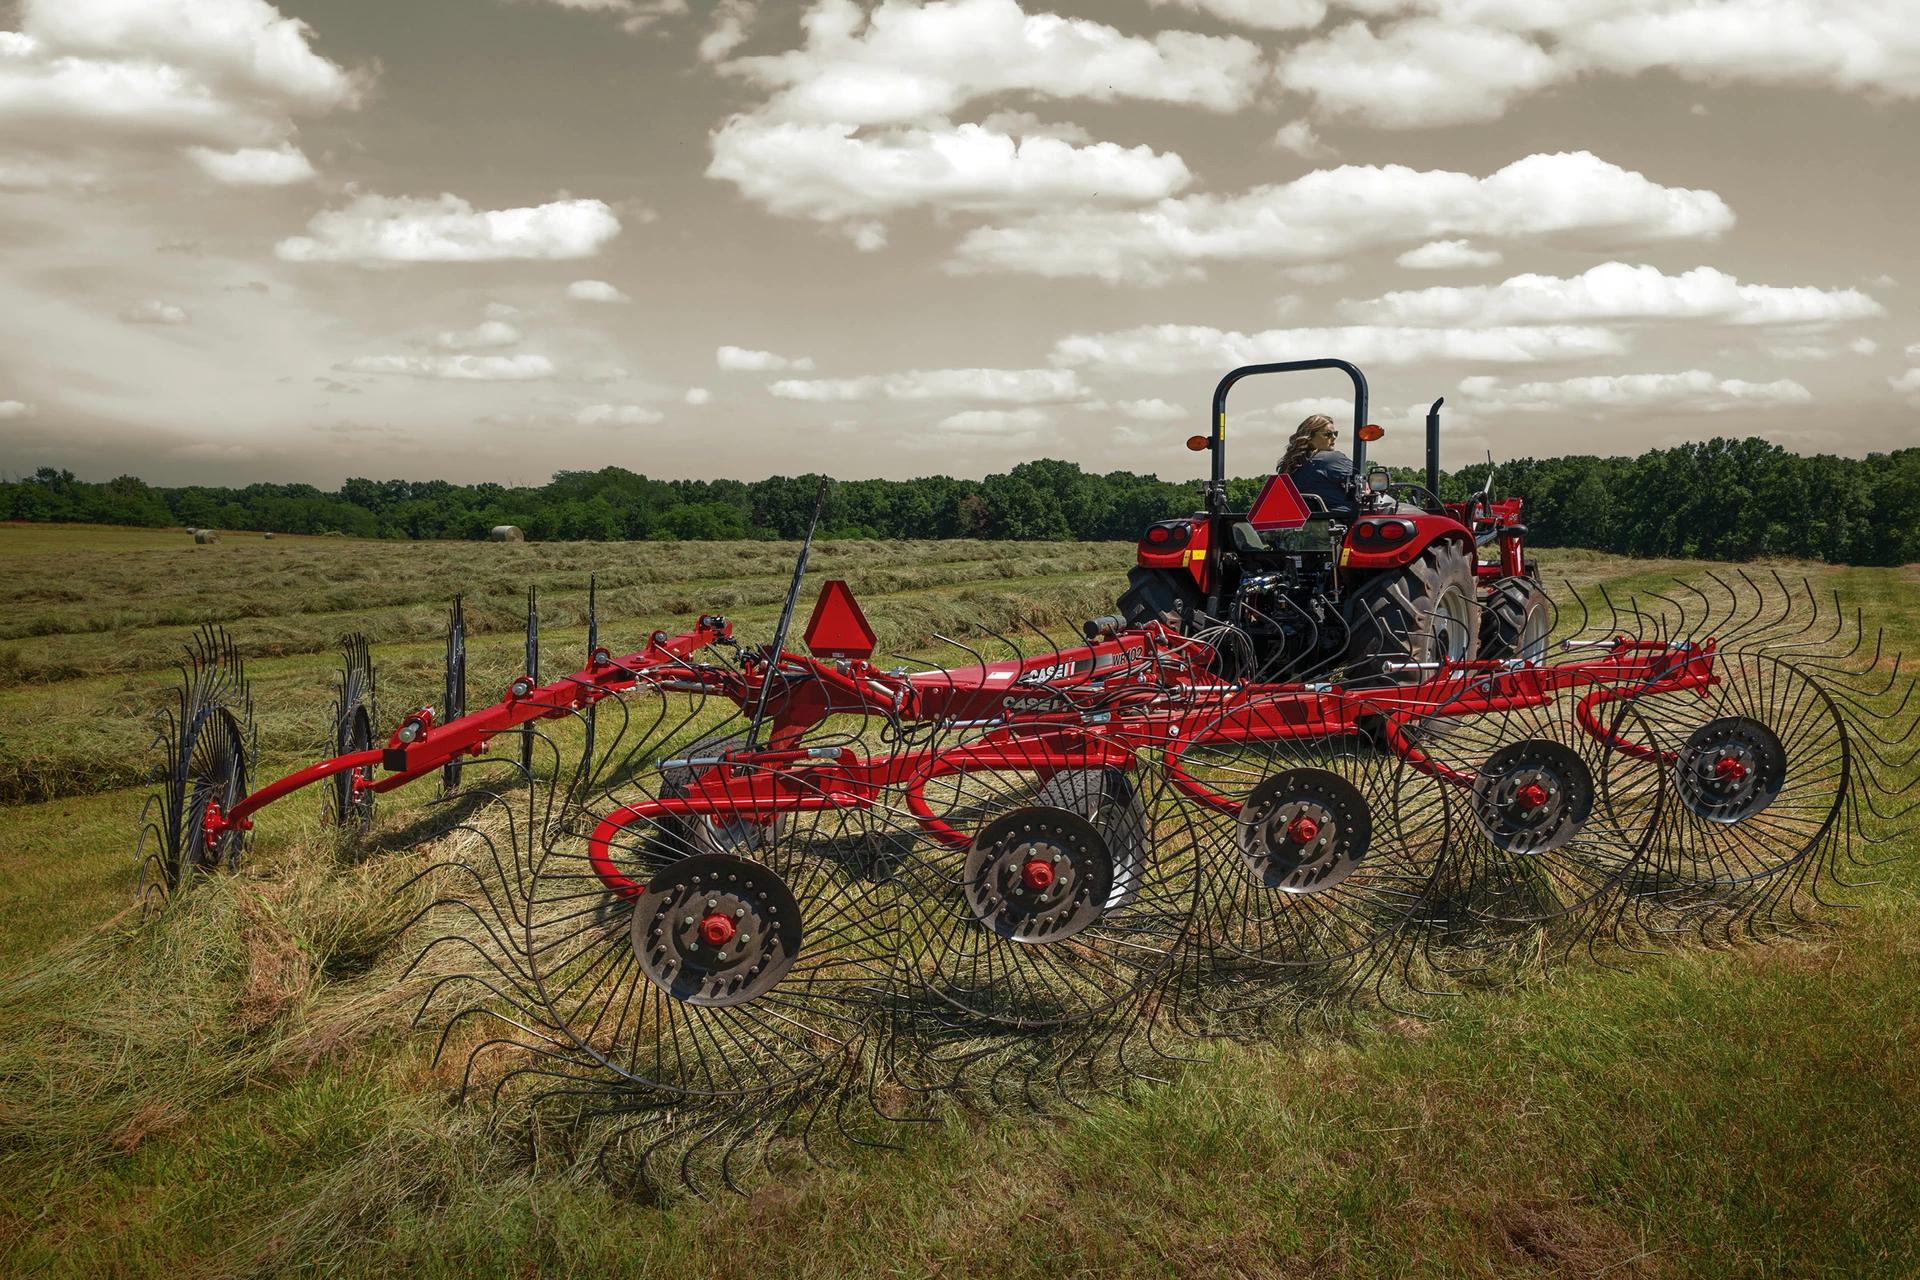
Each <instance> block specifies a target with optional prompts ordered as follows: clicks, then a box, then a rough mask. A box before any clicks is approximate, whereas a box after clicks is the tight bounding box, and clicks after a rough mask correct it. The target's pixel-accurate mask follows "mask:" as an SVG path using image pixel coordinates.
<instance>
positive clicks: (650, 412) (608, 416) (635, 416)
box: [573, 404, 667, 427]
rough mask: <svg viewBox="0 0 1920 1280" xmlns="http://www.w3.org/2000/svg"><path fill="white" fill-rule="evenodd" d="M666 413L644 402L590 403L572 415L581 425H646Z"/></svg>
mask: <svg viewBox="0 0 1920 1280" xmlns="http://www.w3.org/2000/svg"><path fill="white" fill-rule="evenodd" d="M666 417H667V415H666V414H664V413H662V412H660V411H659V410H658V409H652V408H649V407H647V406H646V405H644V404H590V405H587V406H585V407H584V408H582V409H580V410H579V411H578V412H577V413H575V414H574V415H573V420H574V421H575V422H577V423H579V424H580V425H581V426H583V427H647V426H652V425H653V424H654V423H656V422H664V421H666Z"/></svg>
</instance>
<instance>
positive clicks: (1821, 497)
mask: <svg viewBox="0 0 1920 1280" xmlns="http://www.w3.org/2000/svg"><path fill="white" fill-rule="evenodd" d="M1395 478H1396V479H1400V480H1415V479H1418V478H1419V476H1418V474H1417V473H1416V472H1414V471H1412V470H1402V471H1397V472H1396V473H1395ZM819 479H820V477H818V476H814V475H802V476H774V477H771V478H769V479H766V480H758V481H752V482H747V481H740V480H654V479H650V478H649V477H647V476H643V475H638V474H636V473H634V472H632V471H627V470H625V469H623V468H620V467H603V468H601V469H600V470H598V471H561V472H558V473H556V474H555V475H554V477H553V479H552V480H551V481H550V482H549V483H547V484H545V485H541V486H538V487H515V488H508V487H506V486H503V485H498V484H472V485H457V484H451V483H449V482H447V481H444V480H429V481H417V480H366V479H352V480H348V481H347V482H346V483H345V484H343V485H341V486H340V488H339V489H337V490H333V491H326V490H322V489H319V488H317V487H315V486H313V485H308V484H251V485H247V486H245V487H244V488H228V487H216V486H207V485H188V486H184V487H179V488H174V487H166V486H159V485H149V484H147V483H145V482H144V481H142V480H139V479H136V478H134V477H132V476H121V477H119V478H117V479H114V480H108V481H106V482H104V483H91V482H88V481H84V480H79V479H76V478H75V477H74V475H73V473H72V472H70V471H59V470H55V469H53V468H51V467H42V468H41V469H39V470H38V471H36V472H34V473H33V474H32V475H29V476H24V477H22V478H20V479H18V480H13V481H6V482H0V519H7V520H25V521H56V522H57V521H84V522H90V523H101V524H122V525H143V526H148V527H153V528H165V527H173V526H190V527H198V528H225V529H251V530H264V531H268V532H274V533H304V534H327V533H339V534H346V535H351V536H354V537H367V538H401V539H427V538H454V539H463V538H464V539H478V538H485V537H486V536H487V534H488V531H489V530H491V529H492V528H493V527H494V526H496V525H516V526H518V527H519V528H520V529H522V530H523V531H524V532H525V533H526V536H527V537H528V538H530V539H534V540H577V539H593V540H602V541H618V540H623V539H634V540H640V539H645V540H664V541H674V540H682V539H720V540H731V539H750V538H784V539H793V538H798V537H800V536H801V535H802V534H804V533H805V532H806V528H807V525H808V523H809V521H810V520H811V519H812V517H813V511H814V501H815V495H816V493H817V488H818V483H819ZM1262 479H1263V477H1259V476H1254V477H1247V478H1243V479H1238V480H1234V481H1232V482H1231V486H1230V487H1231V490H1232V495H1233V498H1234V500H1235V501H1236V502H1237V503H1239V504H1241V509H1245V506H1246V505H1247V504H1249V503H1250V502H1251V501H1252V498H1253V494H1254V492H1255V490H1256V488H1257V487H1258V485H1259V484H1260V482H1261V480H1262ZM1487 479H1488V467H1487V465H1486V464H1477V465H1474V466H1470V467H1463V468H1461V469H1460V470H1459V471H1455V472H1448V473H1445V474H1444V475H1443V477H1442V481H1441V490H1442V492H1441V496H1442V497H1443V498H1445V499H1447V500H1448V501H1460V500H1462V499H1464V498H1465V497H1466V496H1467V495H1469V494H1471V493H1474V492H1477V491H1478V490H1479V489H1481V488H1482V487H1483V486H1485V485H1486V483H1487ZM1493 492H1494V493H1495V494H1496V495H1498V496H1501V497H1508V496H1516V495H1517V496H1520V497H1523V498H1525V499H1526V510H1525V517H1526V523H1527V526H1528V533H1529V539H1530V541H1531V542H1532V543H1533V544H1534V545H1536V546H1559V547H1591V548H1594V549H1596V550H1602V551H1612V552H1618V553H1622V554H1626V555H1636V556H1671V557H1683V558H1684V557H1704V558H1711V559H1726V560H1745V559H1751V558H1753V557H1756V556H1791V557H1803V558H1807V559H1814V560H1825V561H1829V562H1832V563H1836V564H1865V565H1886V564H1906V563H1911V562H1914V561H1916V560H1920V448H1916V449H1902V450H1898V451H1896V452H1894V453H1891V454H1873V455H1869V456H1868V457H1866V458H1864V459H1862V458H1840V457H1834V456H1832V455H1830V454H1820V455H1816V456H1813V457H1802V456H1800V455H1798V454H1794V453H1789V452H1788V451H1787V450H1785V449H1783V448H1781V447H1780V446H1778V445H1773V444H1769V443H1767V442H1766V441H1764V440H1759V439H1752V438H1749V439H1745V440H1730V439H1714V440H1708V441H1705V442H1704V443H1689V444H1682V445H1677V446H1675V447H1673V448H1671V449H1655V450H1652V451H1650V452H1647V453H1643V454H1641V455H1640V456H1639V457H1637V458H1598V457H1584V456H1583V457H1565V458H1522V459H1519V460H1517V461H1508V462H1502V463H1499V464H1498V466H1497V467H1496V468H1495V470H1494V473H1493ZM1198 501H1199V487H1198V484H1197V483H1196V482H1193V481H1185V482H1180V481H1168V480H1161V479H1159V478H1158V477H1156V476H1150V475H1144V476H1143V475H1136V474H1134V473H1133V472H1130V471H1109V472H1105V473H1098V472H1091V471H1086V470H1084V469H1082V468H1081V467H1079V466H1078V465H1076V464H1074V463H1071V462H1060V461H1057V460H1054V459H1041V460H1040V461H1037V462H1025V463H1021V464H1020V465H1019V466H1016V467H1014V468H1013V469H1012V470H1010V471H1007V472H1005V473H1002V474H997V475H990V476H988V477H987V478H986V479H984V480H959V479H954V478H953V477H950V476H923V477H921V478H920V479H917V480H849V481H844V482H841V483H838V484H835V485H833V486H832V487H831V489H830V490H829V493H828V497H827V502H826V506H825V508H824V509H823V511H822V513H821V520H820V533H821V536H823V537H829V538H886V539H899V538H990V539H1005V540H1016V541H1037V540H1108V539H1112V540H1122V541H1132V540H1133V539H1135V538H1137V537H1139V536H1140V532H1141V530H1142V529H1144V528H1145V527H1146V526H1147V525H1148V524H1149V523H1151V522H1152V521H1154V520H1159V519H1164V518H1166V517H1168V516H1171V515H1180V514H1185V513H1188V512H1191V511H1193V510H1194V509H1195V508H1196V506H1197V504H1198Z"/></svg>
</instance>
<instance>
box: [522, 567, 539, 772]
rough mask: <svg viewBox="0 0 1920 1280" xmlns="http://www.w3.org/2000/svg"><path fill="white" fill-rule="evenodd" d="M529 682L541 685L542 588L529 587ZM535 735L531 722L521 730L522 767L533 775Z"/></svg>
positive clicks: (526, 658) (526, 664)
mask: <svg viewBox="0 0 1920 1280" xmlns="http://www.w3.org/2000/svg"><path fill="white" fill-rule="evenodd" d="M521 667H522V671H523V673H524V674H525V675H526V677H527V681H528V683H530V684H531V685H533V687H534V688H536V689H537V688H539V687H540V589H539V588H538V587H533V586H530V587H528V588H527V647H526V651H525V655H524V657H523V659H522V662H521ZM533 735H534V728H533V725H532V724H531V723H528V724H526V725H524V726H522V727H521V730H520V768H521V769H522V770H524V771H525V772H526V774H527V775H528V776H529V777H531V776H532V775H533Z"/></svg>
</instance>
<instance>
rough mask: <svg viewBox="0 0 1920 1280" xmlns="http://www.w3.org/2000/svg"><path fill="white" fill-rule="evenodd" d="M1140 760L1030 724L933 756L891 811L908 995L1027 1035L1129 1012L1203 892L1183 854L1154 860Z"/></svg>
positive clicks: (1154, 820)
mask: <svg viewBox="0 0 1920 1280" xmlns="http://www.w3.org/2000/svg"><path fill="white" fill-rule="evenodd" d="M1136 763H1137V762H1136V760H1135V758H1134V757H1133V756H1132V754H1131V753H1130V752H1127V751H1125V750H1123V749H1121V748H1118V747H1115V746H1112V745H1110V744H1108V743H1106V742H1105V741H1103V740H1101V739H1097V738H1093V737H1090V736H1087V735H1085V734H1084V733H1082V732H1080V731H1077V730H1075V731H1063V730H1060V729H1058V728H1050V727H1040V726H1002V727H1000V728H998V729H996V730H993V731H990V732H987V733H983V734H981V735H979V736H978V737H975V738H972V739H971V740H968V741H965V742H960V743H955V744H953V745H951V746H948V747H945V748H943V749H941V750H939V751H936V752H933V753H930V755H929V763H928V764H927V765H926V767H925V768H924V769H923V770H922V771H921V772H920V773H919V774H918V776H915V777H913V778H912V779H910V780H909V781H908V782H907V784H906V785H905V787H904V788H903V793H904V794H903V795H902V796H901V797H900V798H899V800H898V801H897V802H890V803H893V804H894V805H895V806H896V811H897V812H898V813H899V815H900V818H901V819H902V824H901V825H903V826H904V825H905V824H906V823H911V824H912V827H911V830H912V832H913V837H914V838H913V840H912V842H911V846H910V848H909V850H908V851H907V852H906V854H905V855H904V857H903V858H902V860H901V866H900V871H899V874H898V875H897V876H896V877H895V880H894V883H895V885H896V886H897V889H898V891H899V892H900V894H901V895H902V899H903V900H902V912H901V916H900V920H899V928H900V936H899V939H898V958H897V962H896V966H895V981H896V984H897V986H898V987H899V989H900V992H901V997H902V999H904V1000H905V1001H907V1002H908V1003H909V1004H911V1005H916V1006H924V1007H930V1008H933V1009H935V1010H939V1011H942V1012H941V1013H940V1016H943V1017H946V1018H948V1019H957V1020H959V1021H961V1022H965V1023H971V1024H974V1025H978V1026H991V1027H1003V1028H1023V1029H1024V1028H1035V1029H1037V1028H1061V1027H1065V1026H1070V1025H1073V1024H1077V1023H1082V1022H1085V1021H1087V1020H1090V1019H1095V1018H1098V1017H1101V1016H1103V1015H1106V1014H1109V1013H1112V1012H1115V1011H1117V1010H1122V1009H1124V1008H1125V1007H1127V1006H1129V1005H1130V1004H1131V1003H1132V1002H1133V1000H1134V997H1135V996H1136V995H1137V993H1138V992H1139V991H1140V990H1141V989H1142V988H1143V987H1144V986H1145V985H1146V984H1147V983H1148V982H1150V981H1151V980H1152V979H1153V978H1154V977H1155V976H1156V975H1157V974H1158V973H1159V971H1160V969H1161V968H1162V966H1163V965H1164V964H1165V962H1166V959H1167V956H1168V954H1169V952H1170V950H1171V948H1172V946H1173V944H1174V943H1175V941H1176V940H1177V938H1178V936H1179V934H1180V931H1181V929H1182V928H1183V927H1184V926H1185V923H1186V920H1187V918H1188V915H1189V913H1190V911H1191V908H1192V902H1193V895H1194V891H1195V888H1196V885H1197V880H1196V877H1195V875H1194V873H1193V866H1192V862H1191V859H1190V858H1189V859H1187V860H1185V861H1184V862H1183V861H1182V860H1180V859H1177V858H1165V857H1162V856H1160V855H1159V853H1158V849H1159V847H1160V844H1161V841H1162V839H1163V838H1164V837H1165V836H1166V835H1167V833H1166V832H1165V831H1163V830H1162V829H1161V822H1162V819H1163V818H1164V817H1165V816H1166V814H1167V812H1168V807H1167V806H1166V805H1164V804H1163V803H1162V802H1161V795H1160V791H1161V785H1160V781H1159V779H1158V778H1157V777H1156V776H1155V775H1153V774H1151V773H1148V772H1145V771H1142V770H1140V769H1139V768H1137V767H1136ZM1172 818H1173V821H1174V822H1175V823H1176V824H1177V823H1178V822H1179V821H1181V820H1182V819H1181V815H1179V814H1178V813H1177V812H1175V813H1173V815H1172ZM1188 846H1189V847H1190V842H1188Z"/></svg>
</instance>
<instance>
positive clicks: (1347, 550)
mask: <svg viewBox="0 0 1920 1280" xmlns="http://www.w3.org/2000/svg"><path fill="white" fill-rule="evenodd" d="M1352 555H1353V548H1352V547H1342V548H1340V567H1341V568H1342V569H1344V568H1346V567H1347V560H1348V558H1349V557H1350V556H1352Z"/></svg>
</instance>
